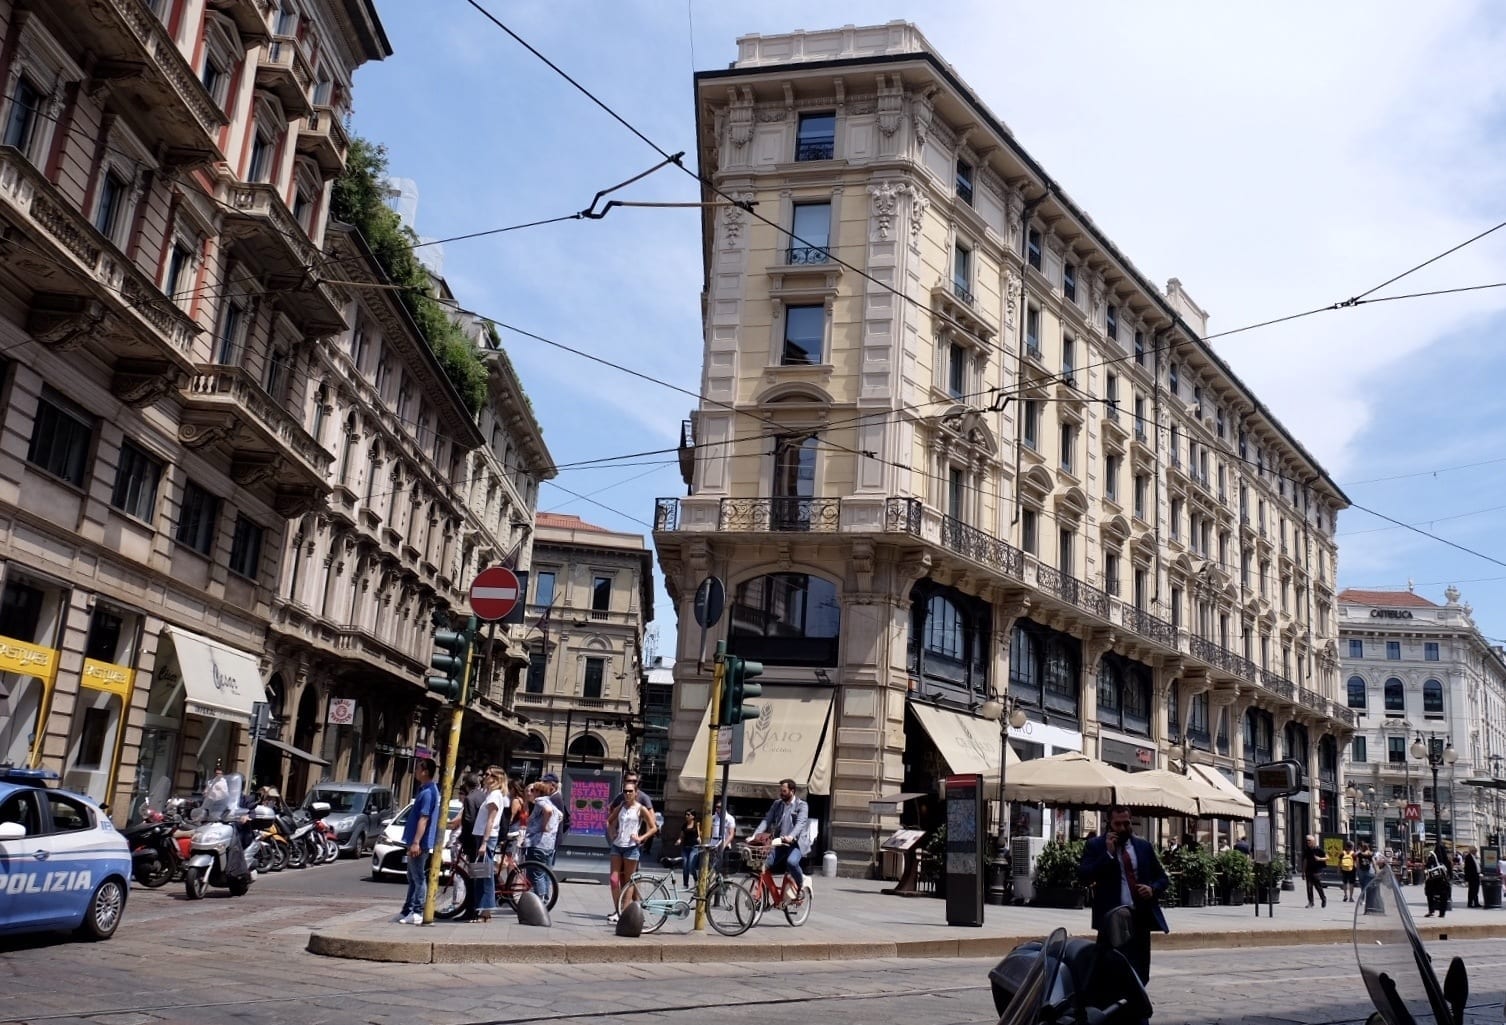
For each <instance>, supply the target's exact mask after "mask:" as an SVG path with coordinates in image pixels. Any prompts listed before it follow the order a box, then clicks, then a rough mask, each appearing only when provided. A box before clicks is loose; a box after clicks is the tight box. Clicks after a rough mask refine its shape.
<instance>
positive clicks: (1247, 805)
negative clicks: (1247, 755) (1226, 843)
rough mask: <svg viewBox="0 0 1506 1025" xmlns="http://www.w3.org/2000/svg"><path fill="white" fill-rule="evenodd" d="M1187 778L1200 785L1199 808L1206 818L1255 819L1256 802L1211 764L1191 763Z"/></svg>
mask: <svg viewBox="0 0 1506 1025" xmlns="http://www.w3.org/2000/svg"><path fill="white" fill-rule="evenodd" d="M1188 770H1189V771H1188V774H1187V778H1188V779H1189V780H1191V781H1192V782H1193V784H1194V785H1196V786H1198V787H1199V788H1200V789H1199V792H1198V799H1197V803H1198V809H1199V810H1200V811H1201V813H1202V817H1203V818H1205V819H1253V818H1254V817H1255V802H1254V801H1252V800H1251V799H1250V797H1249V795H1247V794H1246V793H1245V792H1244V791H1242V790H1240V789H1239V787H1237V786H1236V785H1235V784H1233V783H1232V782H1230V781H1229V779H1228V777H1227V776H1225V775H1224V774H1223V773H1222V772H1219V771H1218V770H1217V769H1215V768H1213V767H1212V766H1211V765H1196V764H1194V765H1191V766H1189V767H1188Z"/></svg>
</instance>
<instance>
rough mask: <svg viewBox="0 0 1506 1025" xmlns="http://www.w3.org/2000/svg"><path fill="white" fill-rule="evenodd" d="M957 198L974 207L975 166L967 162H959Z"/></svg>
mask: <svg viewBox="0 0 1506 1025" xmlns="http://www.w3.org/2000/svg"><path fill="white" fill-rule="evenodd" d="M957 198H958V199H960V200H962V201H963V202H964V203H966V204H967V205H968V206H972V205H973V165H972V164H970V163H968V162H967V161H966V160H958V161H957Z"/></svg>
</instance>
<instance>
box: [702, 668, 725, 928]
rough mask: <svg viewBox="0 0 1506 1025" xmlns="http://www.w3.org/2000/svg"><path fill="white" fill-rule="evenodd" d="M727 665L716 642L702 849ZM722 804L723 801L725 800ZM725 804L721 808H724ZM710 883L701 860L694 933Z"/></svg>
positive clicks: (706, 841) (707, 864)
mask: <svg viewBox="0 0 1506 1025" xmlns="http://www.w3.org/2000/svg"><path fill="white" fill-rule="evenodd" d="M726 666H727V642H726V641H717V642H716V670H715V672H714V673H713V674H712V677H711V725H710V727H709V728H710V730H711V736H709V737H707V738H706V740H707V744H706V789H705V794H704V795H703V799H702V801H701V847H702V848H703V849H704V848H706V847H709V846H710V845H711V802H712V793H711V792H712V790H713V789H714V788H715V786H716V746H717V742H718V740H719V738H720V734H721V728H720V720H721V715H722V674H723V673H724V672H726ZM722 800H723V801H725V800H726V798H725V797H724V798H723V799H722ZM725 807H726V805H725V804H724V805H723V808H725ZM710 883H711V858H710V857H709V856H704V857H702V858H701V870H700V872H699V873H697V878H696V884H695V890H696V896H697V897H698V898H700V899H699V900H698V901H697V902H696V906H695V931H696V932H705V931H706V887H707V886H708V885H709V884H710Z"/></svg>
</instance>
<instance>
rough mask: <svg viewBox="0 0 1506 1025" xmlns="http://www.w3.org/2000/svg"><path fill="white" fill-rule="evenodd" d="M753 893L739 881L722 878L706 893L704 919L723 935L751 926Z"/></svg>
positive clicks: (730, 934) (739, 931) (745, 930)
mask: <svg viewBox="0 0 1506 1025" xmlns="http://www.w3.org/2000/svg"><path fill="white" fill-rule="evenodd" d="M753 906H754V905H753V895H752V894H750V893H749V892H748V891H747V889H746V888H745V887H744V886H743V885H742V884H740V883H733V882H728V881H726V880H723V881H722V882H721V883H719V884H717V885H716V886H715V887H714V888H712V889H711V890H708V891H707V893H706V920H707V921H709V922H710V923H711V928H713V929H715V930H716V931H717V932H719V933H721V934H722V935H723V936H741V935H742V934H743V933H745V932H747V931H748V930H749V929H751V928H753V920H754V917H755V916H754V913H753Z"/></svg>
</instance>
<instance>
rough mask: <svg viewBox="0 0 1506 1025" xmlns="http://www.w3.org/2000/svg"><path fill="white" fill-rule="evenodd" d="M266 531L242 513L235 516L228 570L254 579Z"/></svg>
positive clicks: (257, 572)
mask: <svg viewBox="0 0 1506 1025" xmlns="http://www.w3.org/2000/svg"><path fill="white" fill-rule="evenodd" d="M265 533H266V531H265V530H264V529H263V527H262V526H261V524H259V523H257V522H256V521H255V520H252V519H250V518H248V517H247V516H246V515H245V514H244V513H242V514H239V515H237V516H236V517H235V533H234V534H233V535H232V536H231V541H230V572H232V573H235V574H236V575H238V576H243V577H245V578H247V579H248V580H255V579H256V578H257V576H258V575H259V572H260V570H261V546H262V540H263V537H264V536H265Z"/></svg>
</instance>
